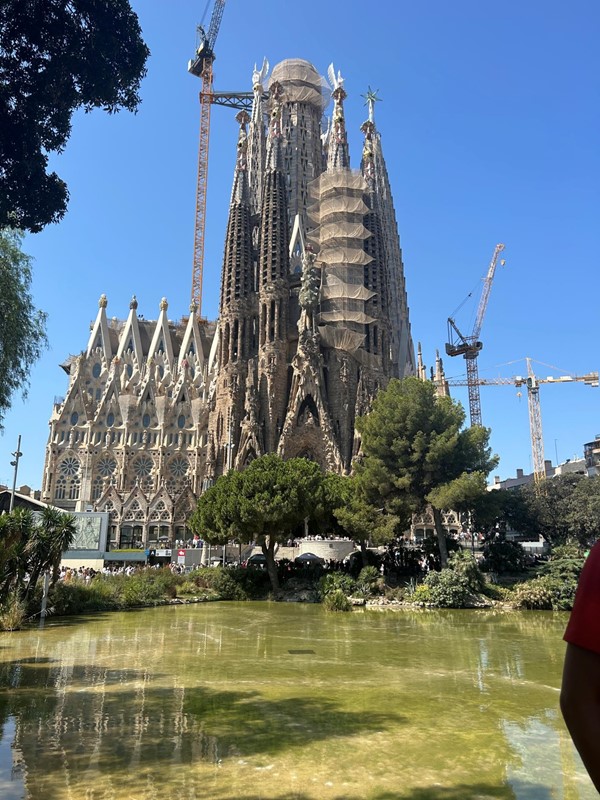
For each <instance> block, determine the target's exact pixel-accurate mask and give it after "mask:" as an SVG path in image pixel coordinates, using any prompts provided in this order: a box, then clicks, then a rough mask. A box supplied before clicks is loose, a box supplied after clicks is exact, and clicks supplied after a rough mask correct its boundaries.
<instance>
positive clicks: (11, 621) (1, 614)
mask: <svg viewBox="0 0 600 800" xmlns="http://www.w3.org/2000/svg"><path fill="white" fill-rule="evenodd" d="M25 618H26V611H25V604H24V603H23V602H22V601H21V600H19V598H18V597H17V596H16V595H13V596H12V597H9V598H8V599H7V600H6V602H5V603H3V604H2V606H0V630H2V631H18V630H19V628H22V627H23V624H24V622H25Z"/></svg>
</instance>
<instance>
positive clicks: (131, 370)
mask: <svg viewBox="0 0 600 800" xmlns="http://www.w3.org/2000/svg"><path fill="white" fill-rule="evenodd" d="M125 372H126V373H127V377H128V378H131V376H132V375H133V367H132V366H131V364H127V366H126V367H125Z"/></svg>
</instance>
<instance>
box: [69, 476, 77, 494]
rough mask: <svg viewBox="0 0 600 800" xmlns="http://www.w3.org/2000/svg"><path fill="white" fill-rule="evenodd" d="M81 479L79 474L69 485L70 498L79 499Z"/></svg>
mask: <svg viewBox="0 0 600 800" xmlns="http://www.w3.org/2000/svg"><path fill="white" fill-rule="evenodd" d="M79 490H80V480H79V476H78V477H76V478H73V480H72V481H71V482H70V485H69V500H79Z"/></svg>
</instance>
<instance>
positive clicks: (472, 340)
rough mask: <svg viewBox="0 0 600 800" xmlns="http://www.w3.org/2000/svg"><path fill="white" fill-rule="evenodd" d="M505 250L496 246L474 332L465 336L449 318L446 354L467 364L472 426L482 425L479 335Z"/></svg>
mask: <svg viewBox="0 0 600 800" xmlns="http://www.w3.org/2000/svg"><path fill="white" fill-rule="evenodd" d="M503 250H504V245H503V244H497V245H496V248H495V250H494V255H493V256H492V260H491V261H490V265H489V267H488V271H487V275H486V277H485V280H484V282H483V289H482V291H481V298H480V299H479V307H478V308H477V317H476V318H475V324H474V325H473V330H472V331H471V333H470V334H469V335H468V336H464V335H463V334H462V333H461V332H460V331H459V329H458V327H457V325H456V322H455V320H454V318H453V317H448V341H447V343H446V353H447V354H448V355H449V356H464V357H465V360H466V362H467V382H466V385H467V386H468V387H469V416H470V418H471V425H472V426H473V425H481V399H480V397H479V386H480V383H479V373H478V369H477V356H478V355H479V351H480V350H481V348H482V347H483V342H481V341H480V339H479V335H480V334H481V326H482V325H483V318H484V316H485V311H486V308H487V304H488V300H489V299H490V292H491V291H492V282H493V280H494V274H495V272H496V264H497V262H498V256H499V255H500V253H501V252H502V251H503ZM504 263H505V262H504V260H502V261H501V262H500V264H501V266H503V265H504ZM461 305H462V304H461ZM459 308H460V306H459ZM457 311H458V309H457ZM454 313H456V312H454Z"/></svg>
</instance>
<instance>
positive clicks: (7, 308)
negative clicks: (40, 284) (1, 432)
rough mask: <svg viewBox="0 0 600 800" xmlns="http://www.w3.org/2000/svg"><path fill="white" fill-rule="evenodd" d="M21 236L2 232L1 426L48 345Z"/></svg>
mask: <svg viewBox="0 0 600 800" xmlns="http://www.w3.org/2000/svg"><path fill="white" fill-rule="evenodd" d="M21 238H22V237H21V235H20V234H18V233H16V232H15V231H10V230H5V231H0V286H2V292H1V293H0V428H1V427H2V420H3V418H4V415H5V413H6V411H7V410H8V408H9V407H10V402H11V398H12V396H13V394H14V393H15V392H16V391H18V390H19V389H20V390H21V391H22V392H23V396H25V395H26V393H27V384H28V379H29V370H30V369H31V365H32V364H33V362H34V361H36V360H37V359H38V358H39V357H40V354H41V352H42V350H43V349H44V348H45V347H46V346H47V343H48V342H47V339H46V314H45V313H44V312H43V311H38V310H36V308H35V307H34V306H33V300H32V296H31V259H30V257H29V256H27V255H25V254H24V253H23V252H22V251H21V247H20V245H21Z"/></svg>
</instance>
